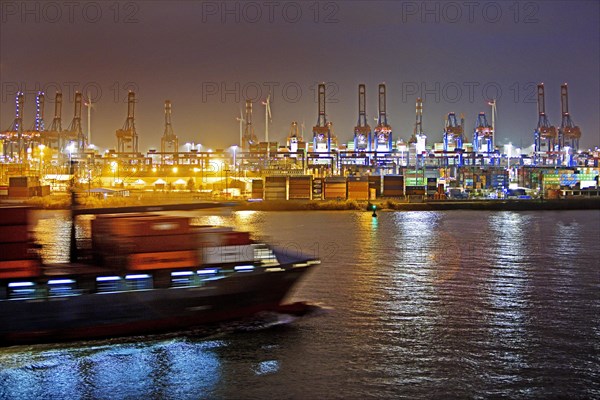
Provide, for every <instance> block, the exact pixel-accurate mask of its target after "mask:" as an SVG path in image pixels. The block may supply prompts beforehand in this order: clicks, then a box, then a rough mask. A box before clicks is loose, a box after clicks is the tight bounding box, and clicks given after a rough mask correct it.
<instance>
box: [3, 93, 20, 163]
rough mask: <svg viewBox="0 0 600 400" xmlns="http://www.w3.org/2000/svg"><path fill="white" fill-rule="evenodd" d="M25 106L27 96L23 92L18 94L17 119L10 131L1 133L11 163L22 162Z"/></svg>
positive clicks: (5, 154) (16, 103) (5, 155)
mask: <svg viewBox="0 0 600 400" xmlns="http://www.w3.org/2000/svg"><path fill="white" fill-rule="evenodd" d="M24 105H25V95H24V94H23V92H17V95H16V99H15V119H14V121H13V123H12V125H11V126H10V128H8V130H6V131H4V132H2V133H0V140H2V148H3V154H4V157H5V158H7V159H8V160H10V161H17V162H19V161H22V152H23V147H22V146H23V107H24Z"/></svg>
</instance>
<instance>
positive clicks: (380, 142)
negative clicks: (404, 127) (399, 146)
mask: <svg viewBox="0 0 600 400" xmlns="http://www.w3.org/2000/svg"><path fill="white" fill-rule="evenodd" d="M373 150H375V151H392V127H391V126H390V125H389V124H388V121H387V112H386V96H385V84H383V83H382V84H380V85H379V117H378V118H377V126H376V127H375V129H374V135H373Z"/></svg>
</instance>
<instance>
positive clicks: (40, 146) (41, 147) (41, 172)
mask: <svg viewBox="0 0 600 400" xmlns="http://www.w3.org/2000/svg"><path fill="white" fill-rule="evenodd" d="M45 148H46V146H45V145H43V144H40V145H38V149H40V175H42V174H43V171H44V149H45Z"/></svg>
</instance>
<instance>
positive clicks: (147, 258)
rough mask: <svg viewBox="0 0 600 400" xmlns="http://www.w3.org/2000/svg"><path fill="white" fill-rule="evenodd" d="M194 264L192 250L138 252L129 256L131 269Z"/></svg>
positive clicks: (195, 257)
mask: <svg viewBox="0 0 600 400" xmlns="http://www.w3.org/2000/svg"><path fill="white" fill-rule="evenodd" d="M196 266H198V257H197V252H196V251H192V250H188V251H162V252H159V253H138V254H131V255H130V256H129V269H131V270H151V269H162V268H186V267H196Z"/></svg>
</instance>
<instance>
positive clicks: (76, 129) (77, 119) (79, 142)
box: [67, 92, 87, 154]
mask: <svg viewBox="0 0 600 400" xmlns="http://www.w3.org/2000/svg"><path fill="white" fill-rule="evenodd" d="M82 104H83V96H81V93H80V92H75V103H74V106H75V110H74V112H73V120H72V121H71V125H69V128H68V129H67V141H68V142H71V143H74V144H75V148H76V150H77V152H78V153H80V154H81V153H83V152H84V150H85V149H86V147H87V136H86V135H84V134H83V128H82V127H81V107H82Z"/></svg>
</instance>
